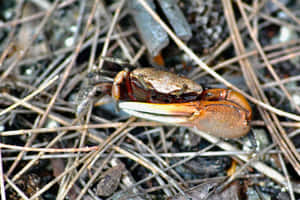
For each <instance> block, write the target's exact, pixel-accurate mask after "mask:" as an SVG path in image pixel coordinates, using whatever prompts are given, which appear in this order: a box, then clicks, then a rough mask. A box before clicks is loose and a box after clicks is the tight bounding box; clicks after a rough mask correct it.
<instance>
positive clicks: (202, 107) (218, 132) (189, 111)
mask: <svg viewBox="0 0 300 200" xmlns="http://www.w3.org/2000/svg"><path fill="white" fill-rule="evenodd" d="M119 106H120V108H121V109H123V110H124V111H126V112H128V113H129V114H131V115H134V116H137V117H142V118H144V119H149V120H154V121H158V122H162V123H167V124H173V125H182V126H187V127H196V128H197V129H199V130H201V131H204V132H207V133H209V134H211V135H214V136H218V137H224V138H237V137H241V136H243V135H245V134H247V133H248V132H249V130H250V120H251V119H250V118H249V114H248V111H245V108H243V107H241V106H240V105H237V104H235V103H233V102H230V101H193V102H187V103H170V104H155V103H142V102H121V103H119ZM250 112H251V110H250Z"/></svg>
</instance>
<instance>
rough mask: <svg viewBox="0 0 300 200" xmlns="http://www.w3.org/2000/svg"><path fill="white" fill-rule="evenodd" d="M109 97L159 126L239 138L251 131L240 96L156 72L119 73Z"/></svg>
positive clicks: (246, 107)
mask: <svg viewBox="0 0 300 200" xmlns="http://www.w3.org/2000/svg"><path fill="white" fill-rule="evenodd" d="M111 96H112V97H113V98H114V99H115V101H116V103H117V105H118V107H119V108H120V109H122V110H124V111H125V112H127V113H129V114H130V115H133V116H136V117H140V118H144V119H148V120H153V121H158V122H161V123H166V124H172V125H179V126H186V127H195V128H197V129H199V130H201V131H204V132H207V133H209V134H211V135H214V136H217V137H223V138H238V137H241V136H244V135H246V134H247V133H248V132H249V130H250V121H251V115H252V110H251V107H250V105H249V103H248V101H247V100H246V99H245V97H244V96H242V95H241V94H240V93H238V92H235V91H233V90H230V89H206V90H203V89H202V87H201V86H200V85H199V84H197V83H196V82H194V81H192V80H190V79H188V78H185V77H181V76H178V75H176V74H174V73H171V72H167V71H162V70H157V69H155V68H136V69H133V70H131V71H129V70H123V71H120V72H119V73H118V74H117V75H116V76H115V78H114V80H113V83H112V84H111Z"/></svg>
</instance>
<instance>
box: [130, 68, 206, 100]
mask: <svg viewBox="0 0 300 200" xmlns="http://www.w3.org/2000/svg"><path fill="white" fill-rule="evenodd" d="M130 78H131V79H135V80H137V81H139V82H140V83H141V85H145V84H146V86H147V89H150V90H154V91H156V92H159V93H162V94H170V95H177V94H178V93H180V94H187V93H198V94H201V93H202V91H203V89H202V87H201V85H199V84H197V83H196V82H194V81H192V80H190V79H188V78H186V77H181V76H178V75H176V74H174V73H171V72H166V71H162V70H157V69H155V68H139V69H135V70H133V71H132V72H131V73H130Z"/></svg>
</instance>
